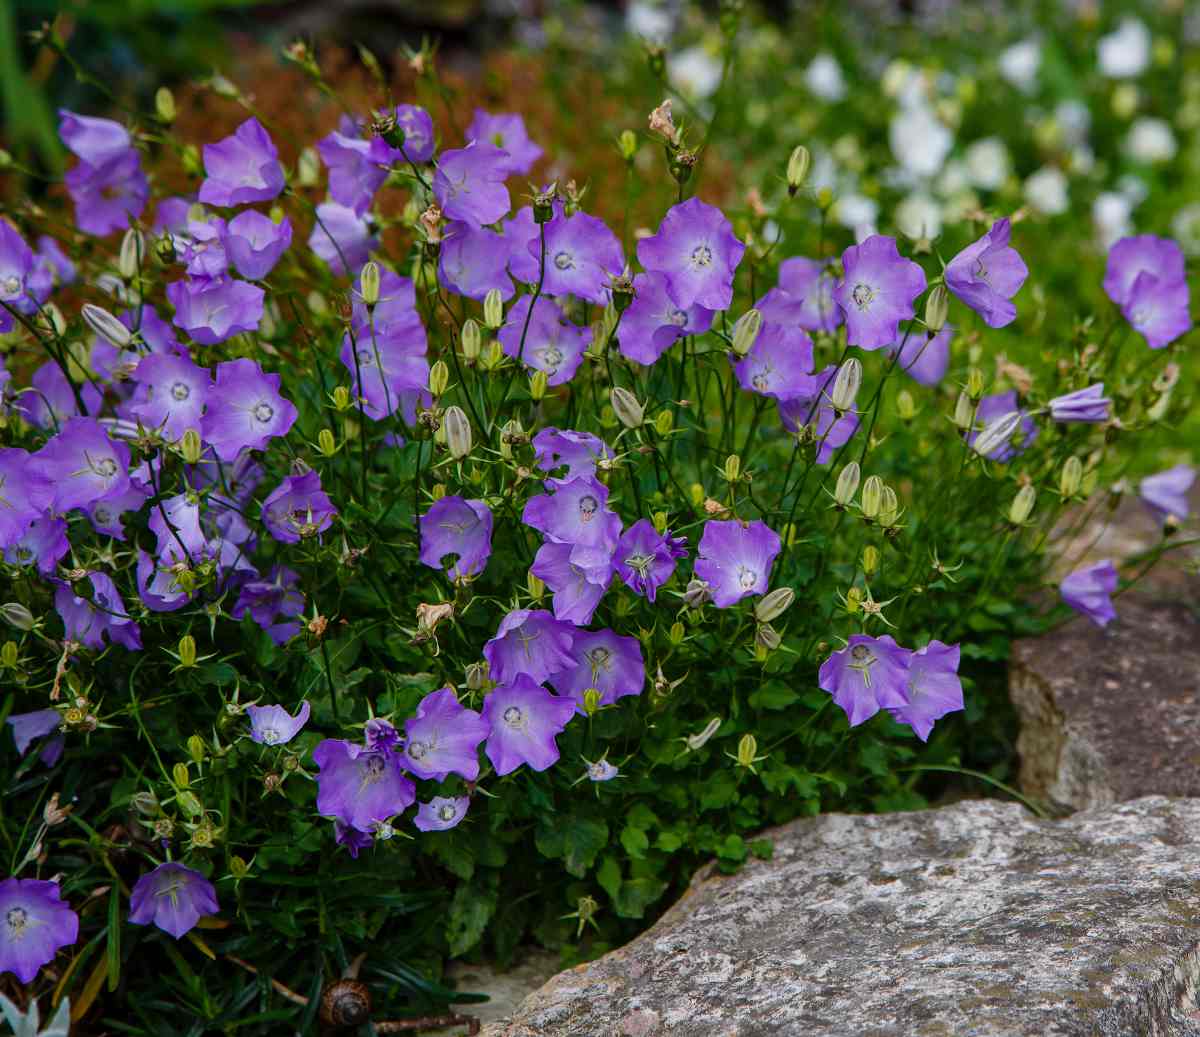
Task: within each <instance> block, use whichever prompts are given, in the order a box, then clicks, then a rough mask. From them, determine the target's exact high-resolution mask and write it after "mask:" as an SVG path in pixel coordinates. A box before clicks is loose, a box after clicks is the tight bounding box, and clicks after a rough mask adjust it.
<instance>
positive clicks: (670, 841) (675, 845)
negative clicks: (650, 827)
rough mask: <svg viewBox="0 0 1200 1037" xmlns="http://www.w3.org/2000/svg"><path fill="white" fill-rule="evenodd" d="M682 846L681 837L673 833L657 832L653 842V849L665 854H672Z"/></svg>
mask: <svg viewBox="0 0 1200 1037" xmlns="http://www.w3.org/2000/svg"><path fill="white" fill-rule="evenodd" d="M682 845H683V837H682V836H680V835H677V834H676V833H675V832H659V833H658V838H657V839H655V840H654V848H655V849H656V850H663V851H665V852H666V853H674V852H675V851H676V850H678V849H679V847H681V846H682Z"/></svg>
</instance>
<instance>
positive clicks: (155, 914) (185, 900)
mask: <svg viewBox="0 0 1200 1037" xmlns="http://www.w3.org/2000/svg"><path fill="white" fill-rule="evenodd" d="M220 910H221V907H220V905H219V904H218V903H217V891H216V890H215V889H214V888H213V884H212V883H211V882H209V881H208V879H206V878H205V877H204V876H203V875H201V874H200V872H198V871H196V870H195V869H193V868H188V867H185V866H184V865H182V864H180V863H179V862H178V861H167V862H166V863H165V864H160V865H159V866H158V867H157V868H155V869H154V870H153V871H149V872H147V873H146V874H145V875H143V876H142V877H141V878H140V879H138V880H137V882H136V884H135V885H134V887H133V892H132V893H130V894H129V921H130V922H132V923H133V924H134V925H156V926H158V928H159V929H161V930H162V931H163V932H164V933H170V934H171V935H172V936H174V937H175V939H177V940H178V939H179V938H180V937H182V936H185V935H186V934H187V933H189V932H191V930H192V929H194V928H195V927H196V923H197V922H199V921H200V919H201V918H203V917H204V916H205V915H215V914H216V913H217V912H218V911H220Z"/></svg>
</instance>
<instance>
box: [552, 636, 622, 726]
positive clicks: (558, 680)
mask: <svg viewBox="0 0 1200 1037" xmlns="http://www.w3.org/2000/svg"><path fill="white" fill-rule="evenodd" d="M571 654H572V655H573V656H574V657H575V661H576V665H575V666H574V667H573V668H572V669H569V670H563V671H562V672H561V673H557V674H555V675H554V676H552V677H551V678H550V684H551V686H552V687H553V688H554V690H555V691H557V692H558V693H559V694H560V695H562V696H563V697H565V698H571V699H574V700H575V704H576V710H577V712H579V713H584V712H585V710H584V708H583V693H584V692H585V691H587V690H588V689H589V688H595V689H596V690H597V691H598V692H600V705H602V706H611V705H612V704H613V703H614V702H616V701H617V699H619V698H623V697H624V696H626V695H640V694H641V693H642V688H643V687H645V684H646V664H645V661H644V660H643V659H642V646H641V643H640V642H639V641H638V639H637V638H636V637H624V636H622V635H621V634H617V633H614V632H613V631H611V630H580V631H578V632H577V633H576V634H575V641H574V643H573V644H572V645H571Z"/></svg>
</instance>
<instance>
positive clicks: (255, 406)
mask: <svg viewBox="0 0 1200 1037" xmlns="http://www.w3.org/2000/svg"><path fill="white" fill-rule="evenodd" d="M295 420H296V408H295V407H294V406H293V405H292V403H291V402H290V401H288V400H285V399H284V398H283V397H282V396H280V395H279V375H277V374H264V373H263V370H262V368H261V367H259V366H258V364H256V363H255V362H254V361H253V360H250V359H248V358H245V357H242V358H240V359H238V360H226V361H225V362H224V363H221V364H218V365H217V382H216V387H215V388H214V389H213V391H212V394H211V395H210V397H209V404H208V411H207V413H206V414H205V415H204V423H203V427H202V430H201V431H202V435H203V437H204V440H205V442H207V443H209V444H210V445H211V446H212V448H213V450H214V451H215V452H216V455H217V457H219V458H220V459H221V460H222V461H232V460H233V459H234V458H235V457H237V455H238V453H239V452H240V451H241V450H243V449H247V448H248V449H251V450H262V449H264V448H265V447H266V445H267V443H268V442H269V441H270V440H271V439H273V438H274V437H276V436H283V435H286V434H287V431H288V429H290V428H291V427H292V425H293V423H294V422H295Z"/></svg>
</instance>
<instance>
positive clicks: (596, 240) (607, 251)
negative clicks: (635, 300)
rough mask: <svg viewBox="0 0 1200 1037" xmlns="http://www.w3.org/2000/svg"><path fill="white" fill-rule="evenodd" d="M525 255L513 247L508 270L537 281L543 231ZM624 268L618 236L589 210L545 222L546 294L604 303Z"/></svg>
mask: <svg viewBox="0 0 1200 1037" xmlns="http://www.w3.org/2000/svg"><path fill="white" fill-rule="evenodd" d="M525 253H526V254H525V255H524V256H522V255H521V250H520V247H519V246H518V247H517V248H514V250H513V254H512V259H511V260H510V262H509V269H510V270H512V272H513V276H514V277H516V278H518V279H519V280H522V281H524V282H526V283H527V284H535V283H536V282H537V279H538V273H539V270H540V269H541V264H540V263H539V257H540V255H541V236H540V233H536V232H535V234H534V236H533V237H532V238H530V239H529V242H528V244H527V245H526V249H525ZM624 267H625V257H624V254H623V253H622V251H621V243H620V242H619V241H618V240H617V236H616V235H615V234H614V233H613V232H612V231H611V230H609V229H608V227H607V226H606V225H605V223H604V221H603V220H600V219H597V218H596V217H595V216H589V215H588V214H587V213H583V212H577V213H575V214H574V215H573V216H567V215H565V214H563V213H560V214H558V215H557V216H555V217H554V219H552V220H551V221H550V222H549V223H547V224H546V263H545V271H544V274H543V282H542V291H544V292H545V293H546V294H547V295H574V296H578V297H579V298H580V299H586V300H587V301H588V302H593V303H605V302H607V301H608V299H609V296H610V294H611V293H610V291H609V285H610V283H611V281H612V279H613V278H614V277H617V276H619V275H620V273H621V271H622V270H623V269H624Z"/></svg>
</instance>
